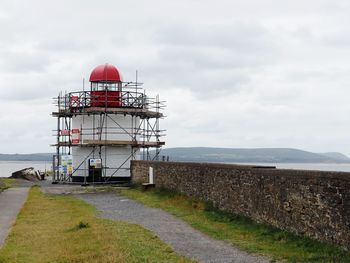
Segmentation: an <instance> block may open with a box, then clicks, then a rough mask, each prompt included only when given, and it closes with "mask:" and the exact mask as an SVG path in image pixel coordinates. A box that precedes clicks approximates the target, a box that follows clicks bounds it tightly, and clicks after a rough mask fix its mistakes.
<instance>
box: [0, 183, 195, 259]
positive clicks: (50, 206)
mask: <svg viewBox="0 0 350 263" xmlns="http://www.w3.org/2000/svg"><path fill="white" fill-rule="evenodd" d="M0 262H1V263H4V262H6V263H7V262H16V263H17V262H26V263H30V262H33V263H34V262H35V263H40V262H191V261H189V260H187V259H186V258H184V257H182V256H179V255H177V254H176V253H174V252H173V250H172V249H171V248H170V247H169V246H167V245H166V244H164V243H163V242H162V241H160V240H159V239H158V237H157V236H155V235H154V234H153V233H152V232H150V231H148V230H146V229H144V228H142V227H140V226H138V225H135V224H128V223H124V222H118V221H111V220H106V219H100V218H97V217H96V210H95V209H94V208H93V207H92V206H91V205H88V204H87V203H85V202H83V201H81V200H78V199H76V198H73V197H67V196H51V195H45V194H43V193H42V192H41V191H40V189H39V188H38V187H33V188H32V189H31V190H30V193H29V197H28V200H27V202H26V203H25V205H24V207H23V208H22V210H21V212H20V213H19V215H18V217H17V220H16V223H15V224H14V226H13V228H12V231H11V233H10V235H9V236H8V238H7V239H6V243H5V245H4V247H3V248H2V249H0Z"/></svg>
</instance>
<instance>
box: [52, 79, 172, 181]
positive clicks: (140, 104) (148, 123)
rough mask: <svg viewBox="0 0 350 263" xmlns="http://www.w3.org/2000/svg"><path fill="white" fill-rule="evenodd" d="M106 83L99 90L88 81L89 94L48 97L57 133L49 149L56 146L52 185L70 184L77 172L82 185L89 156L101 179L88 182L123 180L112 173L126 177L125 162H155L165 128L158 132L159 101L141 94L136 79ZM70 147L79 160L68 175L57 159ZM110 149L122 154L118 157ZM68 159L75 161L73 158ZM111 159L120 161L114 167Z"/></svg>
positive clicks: (77, 93) (161, 114) (68, 153)
mask: <svg viewBox="0 0 350 263" xmlns="http://www.w3.org/2000/svg"><path fill="white" fill-rule="evenodd" d="M107 84H108V83H107ZM107 84H106V83H104V84H102V85H105V86H104V90H101V89H99V88H100V87H99V86H98V85H99V84H96V83H91V89H90V91H85V90H83V91H78V92H69V93H62V92H61V93H60V94H59V95H58V96H57V97H56V98H54V105H55V106H56V109H57V111H55V112H53V113H52V116H53V117H56V118H57V129H56V130H54V136H56V143H55V144H53V145H52V146H54V147H56V153H55V155H54V157H53V167H54V174H53V183H72V182H74V179H75V178H78V177H79V176H77V177H75V175H77V174H80V175H82V174H83V180H85V181H86V178H87V177H88V174H89V172H90V170H89V169H90V167H89V165H87V161H88V160H89V159H91V158H99V159H100V160H101V162H102V165H101V171H102V176H101V177H100V178H99V180H96V181H95V180H93V181H92V182H93V183H112V182H115V181H116V180H117V179H119V181H120V179H121V178H122V179H123V180H124V181H125V180H128V179H129V178H128V176H119V177H118V174H119V173H121V174H123V175H125V174H130V165H127V164H129V163H130V160H135V159H138V158H139V159H143V160H157V159H158V158H159V153H160V150H161V147H162V146H163V145H164V144H165V143H164V141H161V138H162V137H163V136H165V134H164V132H165V130H161V129H160V128H159V120H160V119H162V118H164V115H163V113H162V111H163V109H164V107H165V102H164V101H160V100H159V96H158V95H157V96H156V97H154V98H153V97H149V96H147V95H146V93H145V90H144V89H143V88H142V87H141V86H142V83H138V82H137V81H136V82H120V83H117V84H115V83H109V84H108V85H107ZM84 120H85V121H86V120H89V123H90V124H89V126H86V125H83V124H84ZM126 121H127V122H126ZM79 124H80V127H77V125H79ZM75 147H78V148H79V147H80V148H79V149H83V148H84V150H82V151H84V152H85V154H84V156H79V158H80V161H79V163H76V165H75V167H72V171H71V172H70V173H67V172H62V160H63V159H62V158H63V157H64V156H67V155H68V156H69V155H72V152H74V148H75ZM76 149H77V148H76ZM111 149H113V152H111ZM116 149H122V150H120V153H119V152H118V151H119V150H116ZM126 150H127V151H128V153H127V154H126V153H125V151H126ZM116 155H120V156H119V157H118V156H116ZM73 158H76V157H75V156H74V154H73ZM114 158H123V161H122V162H121V163H119V164H118V165H116V164H115V163H114V161H113V159H114ZM108 159H110V160H108ZM111 163H112V165H111ZM117 181H118V180H117Z"/></svg>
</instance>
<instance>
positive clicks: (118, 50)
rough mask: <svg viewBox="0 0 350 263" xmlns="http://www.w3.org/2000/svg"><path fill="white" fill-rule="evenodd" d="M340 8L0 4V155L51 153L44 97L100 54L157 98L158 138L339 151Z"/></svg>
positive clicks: (83, 73)
mask: <svg viewBox="0 0 350 263" xmlns="http://www.w3.org/2000/svg"><path fill="white" fill-rule="evenodd" d="M349 11H350V5H349V3H348V1H345V0H344V1H337V2H334V1H331V0H321V1H316V0H310V1H307V2H305V1H301V0H295V1H281V2H278V1H272V0H268V1H258V0H250V1H243V0H236V1H228V0H222V1H219V2H217V1H216V2H213V1H209V0H203V1H185V0H179V1H172V2H169V1H160V0H151V1H147V2H146V1H143V2H142V1H141V2H140V1H136V0H131V1H124V2H115V1H111V0H102V1H100V2H98V3H97V2H93V1H68V0H62V1H58V2H50V1H40V0H33V1H18V0H11V1H9V0H4V1H1V3H0V33H1V35H0V92H1V96H0V109H1V110H2V112H3V114H2V115H1V116H0V125H1V127H6V128H4V129H2V131H1V132H0V143H1V145H2V147H1V149H0V152H36V151H49V150H51V151H52V150H53V149H52V148H50V147H49V144H50V143H53V142H54V138H53V137H51V130H53V129H55V120H54V119H53V118H52V117H50V115H49V114H50V113H51V112H52V111H53V110H54V108H53V106H52V100H51V98H52V97H53V96H57V94H58V92H60V91H76V90H81V89H82V83H83V78H84V79H85V81H86V85H87V86H88V83H87V79H88V78H89V74H90V72H91V70H92V69H93V68H94V67H95V66H96V65H99V64H103V63H106V62H109V63H112V64H115V65H116V66H117V67H118V68H119V69H120V70H121V72H122V75H123V77H124V79H125V80H134V79H135V71H136V70H138V75H139V81H141V82H144V83H145V85H144V87H145V88H146V89H147V94H150V95H153V94H156V93H159V94H160V96H161V99H164V100H166V101H167V105H168V107H167V109H166V115H168V117H167V118H166V119H165V120H164V121H163V122H162V124H161V127H163V128H166V129H167V135H168V136H167V138H166V142H167V145H168V146H221V147H295V148H303V149H306V150H313V151H320V152H322V151H342V152H344V153H347V154H350V151H349V150H348V149H350V143H347V141H349V140H348V139H347V136H348V135H347V134H348V132H347V131H348V130H349V129H350V125H349V124H348V120H347V117H346V116H347V114H346V113H347V112H349V110H350V106H348V105H349V103H348V101H347V100H348V97H349V95H350V93H349V91H348V86H349V83H350V77H349V74H348V72H349V71H350V66H349V62H348V61H349V56H350V55H349V54H350V53H349V45H348V42H349V38H348V37H347V36H348V35H349V34H348V33H349V32H348V31H349V30H348V28H347V25H348V24H349V22H350V21H349V16H348V13H349ZM33 142H34V143H33Z"/></svg>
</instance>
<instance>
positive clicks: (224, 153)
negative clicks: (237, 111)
mask: <svg viewBox="0 0 350 263" xmlns="http://www.w3.org/2000/svg"><path fill="white" fill-rule="evenodd" d="M160 154H161V155H163V156H169V158H170V161H180V162H226V163H228V162H232V163H350V158H348V157H347V156H346V155H344V154H342V153H338V152H326V153H313V152H308V151H303V150H298V149H291V148H255V149H254V148H252V149H248V148H210V147H178V148H165V149H162V151H161V153H160ZM52 155H53V153H33V154H0V160H1V161H52Z"/></svg>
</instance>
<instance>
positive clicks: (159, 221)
mask: <svg viewBox="0 0 350 263" xmlns="http://www.w3.org/2000/svg"><path fill="white" fill-rule="evenodd" d="M75 196H77V197H78V198H80V199H82V200H84V201H86V202H88V203H90V204H92V205H94V206H95V207H96V208H97V209H98V210H100V211H101V212H102V214H101V216H102V217H104V218H108V219H113V220H121V221H126V222H129V223H135V224H139V225H142V226H143V227H145V228H147V229H149V230H151V231H153V232H154V233H155V234H156V235H157V236H158V237H159V238H160V239H161V240H163V241H164V242H166V243H168V244H169V245H170V246H172V247H173V249H174V250H175V252H177V253H179V254H181V255H184V256H186V257H188V258H192V259H195V260H198V261H200V262H220V263H221V262H250V263H251V262H259V263H260V262H269V260H267V259H266V258H263V257H259V256H255V255H251V254H248V253H246V252H243V251H241V250H239V249H237V248H235V247H232V246H231V245H229V244H227V243H225V242H223V241H218V240H215V239H212V238H210V237H208V236H206V235H204V234H202V233H201V232H199V231H197V230H195V229H193V228H192V227H190V226H189V225H188V224H187V223H185V222H183V221H182V220H180V219H177V218H176V217H174V216H172V215H170V214H168V213H166V212H164V211H162V210H160V209H155V208H149V207H145V206H143V205H142V204H140V203H138V202H136V201H133V200H130V199H128V198H126V197H123V196H118V195H116V194H112V193H93V194H78V195H75Z"/></svg>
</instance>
